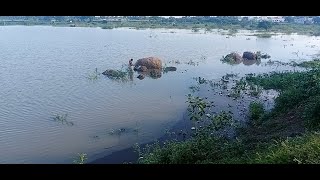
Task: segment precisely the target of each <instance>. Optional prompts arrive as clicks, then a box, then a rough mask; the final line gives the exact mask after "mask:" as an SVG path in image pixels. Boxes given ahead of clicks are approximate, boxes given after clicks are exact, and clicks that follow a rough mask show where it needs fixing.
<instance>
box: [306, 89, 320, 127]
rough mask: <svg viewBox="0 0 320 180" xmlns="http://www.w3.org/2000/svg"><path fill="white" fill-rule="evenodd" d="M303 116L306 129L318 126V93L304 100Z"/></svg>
mask: <svg viewBox="0 0 320 180" xmlns="http://www.w3.org/2000/svg"><path fill="white" fill-rule="evenodd" d="M303 118H304V120H305V124H306V127H307V128H308V129H311V130H316V129H319V128H320V95H317V96H312V97H310V98H309V99H308V100H307V101H306V102H305V108H304V112H303Z"/></svg>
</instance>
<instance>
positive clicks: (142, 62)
mask: <svg viewBox="0 0 320 180" xmlns="http://www.w3.org/2000/svg"><path fill="white" fill-rule="evenodd" d="M134 66H135V67H139V66H145V67H146V68H147V69H161V68H162V62H161V60H160V59H159V58H156V57H148V58H142V59H138V60H137V62H136V63H135V65H134Z"/></svg>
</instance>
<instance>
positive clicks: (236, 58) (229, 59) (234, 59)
mask: <svg viewBox="0 0 320 180" xmlns="http://www.w3.org/2000/svg"><path fill="white" fill-rule="evenodd" d="M242 60H243V59H242V57H241V56H240V55H239V54H238V53H235V52H233V53H230V54H228V55H226V57H222V59H221V61H222V62H224V63H228V64H240V63H241V62H242Z"/></svg>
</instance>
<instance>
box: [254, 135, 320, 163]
mask: <svg viewBox="0 0 320 180" xmlns="http://www.w3.org/2000/svg"><path fill="white" fill-rule="evenodd" d="M250 163H254V164H256V163H262V164H319V163H320V135H319V133H309V134H306V135H304V136H301V137H299V136H298V137H295V138H288V139H286V140H284V141H275V142H274V143H273V144H271V145H270V146H269V147H268V148H267V150H265V151H262V152H260V153H256V155H255V156H254V158H253V160H251V161H250Z"/></svg>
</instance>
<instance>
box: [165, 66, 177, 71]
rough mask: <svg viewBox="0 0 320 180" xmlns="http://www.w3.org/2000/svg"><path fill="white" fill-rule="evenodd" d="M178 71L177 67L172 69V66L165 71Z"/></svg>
mask: <svg viewBox="0 0 320 180" xmlns="http://www.w3.org/2000/svg"><path fill="white" fill-rule="evenodd" d="M176 70H177V68H176V67H172V66H170V67H166V68H164V71H166V72H167V71H176Z"/></svg>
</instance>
